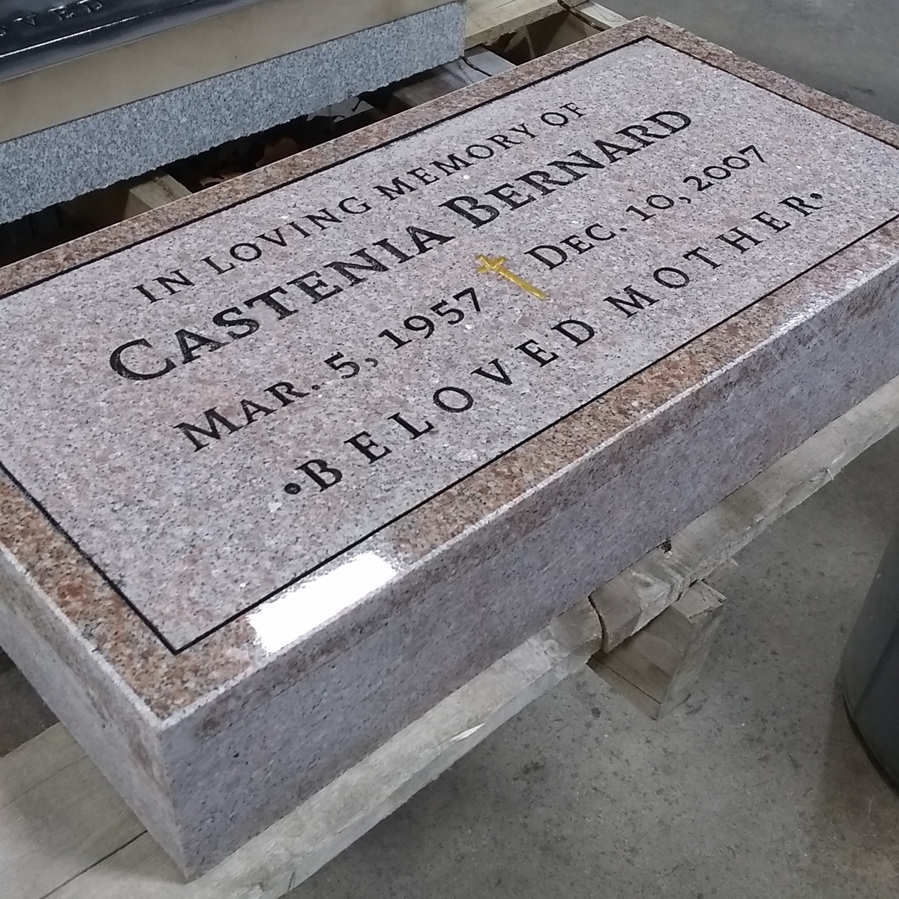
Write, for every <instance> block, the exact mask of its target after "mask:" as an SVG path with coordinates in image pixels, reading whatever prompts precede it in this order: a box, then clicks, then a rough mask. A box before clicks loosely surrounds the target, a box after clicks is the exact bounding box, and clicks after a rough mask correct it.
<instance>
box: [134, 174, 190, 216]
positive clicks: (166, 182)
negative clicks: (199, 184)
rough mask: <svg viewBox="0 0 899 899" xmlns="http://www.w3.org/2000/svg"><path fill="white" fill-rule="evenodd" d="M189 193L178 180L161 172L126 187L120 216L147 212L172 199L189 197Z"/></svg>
mask: <svg viewBox="0 0 899 899" xmlns="http://www.w3.org/2000/svg"><path fill="white" fill-rule="evenodd" d="M190 194H191V192H190V191H189V190H188V189H187V188H186V187H185V186H184V185H183V184H181V182H180V181H176V180H175V179H174V178H173V177H172V176H171V175H167V174H166V173H165V172H162V173H161V174H159V175H154V176H152V177H150V178H147V179H146V180H143V181H140V182H138V183H137V184H134V185H132V186H131V187H130V188H128V191H127V194H126V197H125V211H124V215H123V216H122V217H123V218H126V219H127V218H131V217H132V216H134V215H140V213H142V212H149V211H150V210H151V209H156V208H157V207H159V206H165V205H166V203H171V202H172V201H173V200H180V199H181V198H182V197H189V196H190Z"/></svg>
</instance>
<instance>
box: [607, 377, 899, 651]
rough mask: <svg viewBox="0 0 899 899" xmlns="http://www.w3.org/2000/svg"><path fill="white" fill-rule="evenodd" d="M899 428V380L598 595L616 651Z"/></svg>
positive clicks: (770, 469)
mask: <svg viewBox="0 0 899 899" xmlns="http://www.w3.org/2000/svg"><path fill="white" fill-rule="evenodd" d="M897 427H899V378H896V379H894V380H893V381H890V382H889V383H887V384H885V385H884V386H883V387H881V388H880V389H879V390H877V391H876V392H875V393H873V394H872V395H871V396H870V397H868V399H866V400H864V401H863V402H861V403H859V405H857V406H855V407H854V408H853V409H850V410H849V411H848V412H847V413H846V414H845V415H843V416H841V417H840V418H838V419H836V421H834V422H832V423H831V424H830V425H828V426H827V427H826V428H824V429H822V430H821V431H819V432H818V433H817V434H816V435H815V436H814V437H811V438H810V439H808V440H807V441H806V442H805V443H803V444H802V445H801V446H799V447H797V448H796V449H795V450H793V451H792V452H791V453H788V454H787V455H785V456H784V457H783V458H781V459H780V460H779V461H777V462H775V463H774V464H773V465H772V466H770V467H769V468H768V469H766V470H765V471H763V472H762V473H761V474H760V475H758V476H757V477H756V478H754V479H753V480H751V481H750V482H749V483H748V484H746V485H745V486H743V487H741V488H740V489H739V490H736V491H734V492H733V493H732V494H731V495H730V496H728V497H727V498H725V499H724V500H722V501H721V502H720V503H718V505H717V506H715V507H714V508H712V509H710V510H709V511H708V512H706V513H705V515H701V516H700V517H699V518H697V519H696V520H695V521H694V522H692V523H691V524H689V525H687V526H686V527H685V528H684V529H683V530H682V531H680V532H679V533H677V534H675V535H674V536H673V537H672V538H671V541H670V544H671V545H670V549H668V548H663V547H659V548H658V549H654V550H653V551H652V552H650V553H648V554H647V555H645V556H644V557H643V558H642V559H640V560H639V561H638V562H636V563H634V564H633V565H632V566H631V567H630V568H628V569H626V570H625V571H623V572H622V573H621V574H619V575H618V576H617V577H614V578H612V580H610V581H609V582H608V583H607V584H605V585H604V586H602V587H600V588H599V589H598V590H596V591H594V592H593V593H592V594H591V596H590V599H591V601H592V602H593V605H594V606H595V608H596V610H597V612H598V613H599V616H600V618H601V619H602V622H603V630H604V635H605V636H604V643H603V650H604V651H605V652H609V651H610V650H612V649H613V648H614V647H616V646H618V645H619V644H620V643H621V642H622V641H623V640H625V639H626V638H627V637H630V636H631V635H632V634H635V633H637V631H639V630H641V629H642V628H643V627H645V626H646V625H647V624H648V623H649V622H650V621H651V620H652V619H653V618H655V617H656V616H657V615H659V614H661V613H662V612H663V611H664V610H665V609H666V608H668V606H670V605H671V604H672V603H674V602H676V601H677V600H678V599H679V597H681V596H682V595H683V594H684V592H685V591H686V590H687V589H688V588H689V587H690V585H691V584H693V583H695V582H696V581H698V580H700V579H701V578H704V577H706V576H708V575H709V574H711V573H712V572H713V571H714V570H715V569H716V568H718V567H720V566H721V565H723V564H724V563H725V562H726V561H727V560H728V559H730V558H732V557H733V556H734V555H736V553H738V552H739V551H740V550H741V549H743V548H744V547H745V546H746V545H747V544H749V542H750V541H752V540H753V539H755V538H756V537H757V536H758V535H759V534H760V533H761V532H762V531H764V530H765V528H767V527H769V526H770V525H772V524H773V523H774V522H775V521H777V520H778V519H779V518H781V516H783V515H785V514H786V513H787V512H789V511H790V510H791V509H794V508H796V506H798V505H799V504H800V503H801V502H803V501H805V500H806V499H808V498H809V497H810V496H811V495H812V494H813V493H815V492H816V491H817V490H819V489H820V488H821V487H823V486H824V485H825V484H826V483H828V482H829V481H831V480H833V478H834V477H835V476H836V475H837V474H838V473H839V472H840V471H842V469H843V468H845V467H846V466H847V465H848V464H849V463H850V462H851V461H852V460H853V459H855V458H856V457H858V456H859V455H861V454H862V453H863V452H864V451H865V450H866V449H868V448H869V447H871V446H873V445H874V444H875V443H876V442H877V441H878V440H880V439H881V438H882V437H885V436H886V435H887V434H889V433H890V432H891V431H893V430H895V429H896V428H897Z"/></svg>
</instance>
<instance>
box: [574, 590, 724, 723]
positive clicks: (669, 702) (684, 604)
mask: <svg viewBox="0 0 899 899" xmlns="http://www.w3.org/2000/svg"><path fill="white" fill-rule="evenodd" d="M723 601H724V597H723V596H721V594H720V593H718V592H717V591H716V590H713V589H712V588H711V587H710V586H709V585H708V584H706V583H705V582H703V581H698V582H697V583H695V584H693V585H692V586H691V587H690V589H689V590H687V591H686V592H685V593H684V595H683V596H681V597H680V599H678V600H677V602H675V603H674V604H673V605H671V606H669V607H668V608H667V609H666V610H665V611H664V612H663V613H662V614H661V615H659V616H658V617H657V618H655V619H654V620H653V621H651V622H650V623H649V624H648V625H647V626H646V627H645V628H644V629H643V630H641V631H639V632H638V633H636V634H634V635H633V636H632V637H629V638H628V639H627V640H625V641H624V642H623V643H621V644H620V645H619V646H617V647H616V648H615V649H613V650H612V651H611V652H600V653H597V655H595V656H594V657H593V658H592V659H591V660H590V667H591V668H593V670H594V671H596V673H597V674H599V675H600V677H602V678H603V679H604V680H606V681H608V682H609V683H610V684H612V686H614V687H615V688H616V689H617V690H618V691H619V692H621V693H623V694H624V696H625V697H626V698H628V699H630V700H631V702H633V703H634V704H635V705H636V706H637V707H638V708H640V709H641V710H642V711H644V712H646V713H647V714H649V715H650V716H651V717H653V718H662V717H664V716H665V715H667V714H668V712H670V711H671V710H672V709H674V708H676V707H677V706H678V705H680V704H681V703H682V702H683V701H684V700H685V699H686V698H687V697H688V696H689V695H690V692H691V691H692V689H693V686H694V685H695V683H696V681H697V679H698V678H699V675H700V672H701V670H702V665H703V663H704V662H705V659H706V657H707V656H708V652H709V646H710V644H711V640H712V637H713V635H714V633H715V631H716V630H717V628H718V625H719V623H720V614H721V611H722V609H723Z"/></svg>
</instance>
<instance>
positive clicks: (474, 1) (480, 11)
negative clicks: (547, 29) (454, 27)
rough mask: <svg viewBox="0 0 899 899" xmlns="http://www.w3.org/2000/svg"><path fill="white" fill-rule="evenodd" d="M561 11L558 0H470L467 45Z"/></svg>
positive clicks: (467, 15) (472, 44)
mask: <svg viewBox="0 0 899 899" xmlns="http://www.w3.org/2000/svg"><path fill="white" fill-rule="evenodd" d="M559 11H560V7H559V5H558V3H556V2H555V0H550V2H547V0H468V9H467V12H466V22H465V46H466V47H473V46H474V45H475V44H489V43H491V42H492V41H495V40H496V39H497V38H500V37H502V36H503V35H504V34H510V33H511V32H513V31H517V30H518V29H519V28H521V27H523V26H525V25H530V24H531V23H533V22H538V21H539V20H540V19H545V18H546V17H547V16H550V15H553V14H555V13H557V12H559Z"/></svg>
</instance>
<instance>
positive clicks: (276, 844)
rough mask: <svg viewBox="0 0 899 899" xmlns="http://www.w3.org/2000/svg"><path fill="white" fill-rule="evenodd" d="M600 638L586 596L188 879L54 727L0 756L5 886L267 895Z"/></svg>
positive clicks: (435, 770)
mask: <svg viewBox="0 0 899 899" xmlns="http://www.w3.org/2000/svg"><path fill="white" fill-rule="evenodd" d="M601 633H602V632H601V628H600V624H599V619H598V618H597V616H596V613H595V611H594V610H593V608H592V606H591V605H590V603H589V602H588V601H587V600H586V599H584V600H583V601H581V602H580V603H579V604H578V605H576V606H575V607H574V608H573V609H571V610H570V611H568V612H566V613H565V614H564V615H561V616H560V617H559V618H557V619H556V620H555V621H554V622H553V623H552V624H550V625H549V626H548V627H547V628H545V629H544V630H543V631H541V632H540V633H539V634H537V635H536V636H535V637H532V638H531V639H530V640H528V641H527V642H525V643H524V644H522V645H521V646H520V647H518V648H517V649H515V650H513V651H512V652H510V653H509V654H507V655H506V656H504V657H503V658H502V659H500V660H499V661H498V662H496V663H495V664H494V665H492V666H491V667H490V668H488V669H487V670H486V671H484V672H483V673H482V674H480V675H479V676H478V677H476V678H474V679H473V680H472V681H470V682H469V683H468V684H466V685H465V686H464V687H462V688H460V689H459V690H457V691H456V692H455V693H453V694H452V695H450V696H449V697H447V699H445V700H443V702H441V703H440V704H439V705H437V706H436V707H435V708H434V709H432V710H431V711H430V712H428V713H427V714H426V715H424V716H423V717H422V718H420V719H419V720H417V721H416V722H414V723H413V724H411V725H409V727H407V728H406V729H405V730H403V731H401V732H400V733H399V734H397V735H396V736H395V737H393V738H392V739H391V740H390V741H388V742H387V743H386V744H385V745H384V746H382V747H381V748H380V749H378V750H376V751H375V752H374V753H372V754H371V755H370V756H369V757H368V758H366V759H365V760H363V761H362V762H360V763H359V764H358V765H356V766H355V767H354V768H352V769H350V770H349V771H347V772H346V773H345V774H343V775H342V776H341V777H339V778H337V780H335V781H334V782H333V783H331V784H330V785H329V786H327V787H325V788H324V789H323V790H321V791H320V792H319V793H317V794H316V795H315V796H313V797H312V798H311V799H309V800H308V801H307V802H305V803H303V804H302V805H301V806H300V807H299V808H298V809H296V810H295V811H294V812H292V813H291V814H290V815H288V816H287V817H285V818H283V819H282V820H281V821H279V822H277V823H276V824H275V825H273V826H272V827H271V828H269V829H268V830H267V831H265V832H264V833H263V834H261V835H260V836H258V837H256V838H255V839H254V840H252V841H251V842H250V843H248V844H247V845H246V846H244V847H243V848H242V849H240V850H239V851H238V852H236V853H235V854H234V855H233V856H231V857H230V858H229V859H227V860H226V861H225V862H223V863H222V864H221V865H219V866H218V867H217V868H215V869H213V870H212V871H210V872H209V873H207V874H205V875H203V876H202V877H200V878H199V879H197V880H195V881H193V882H192V883H185V882H184V880H183V878H182V876H181V875H180V873H179V872H178V870H177V869H176V868H175V865H174V863H173V862H171V861H170V860H169V859H168V857H167V856H166V855H165V854H164V853H163V852H162V850H161V849H160V848H159V847H158V846H157V844H156V843H155V842H154V841H153V840H152V838H151V837H150V836H149V835H148V834H147V833H146V832H144V831H143V828H142V827H141V826H140V824H139V823H138V822H137V819H136V818H134V816H133V815H132V814H131V812H130V811H128V809H127V807H126V806H125V804H124V802H123V801H122V800H121V799H120V798H119V797H118V796H117V795H116V794H115V793H114V792H113V790H112V788H111V787H110V786H109V785H108V784H107V783H106V781H105V780H104V779H103V777H102V775H101V774H100V773H99V771H97V769H96V768H94V767H93V765H92V764H91V763H90V761H89V760H88V759H87V758H86V757H85V756H84V754H83V753H82V752H81V750H80V749H79V748H78V746H77V745H76V744H75V743H74V741H73V740H72V738H71V737H70V736H69V734H68V733H67V732H66V731H65V730H64V729H63V728H62V727H61V725H56V726H55V727H53V728H51V729H50V730H49V731H47V732H46V733H44V734H42V735H41V736H40V737H38V738H37V739H35V740H32V741H31V742H30V743H28V744H26V745H25V746H22V747H20V748H19V749H18V750H16V751H15V752H13V753H11V754H10V755H9V756H7V757H6V758H3V759H0V872H3V875H2V876H3V890H0V895H2V896H3V899H7V897H8V899H43V897H45V896H47V895H49V894H50V893H51V892H52V893H53V897H54V899H122V897H123V896H127V897H128V899H246V897H248V896H253V897H254V899H276V897H279V896H282V895H284V893H286V892H288V890H290V889H292V888H293V887H295V886H296V885H297V884H299V883H301V882H302V881H303V880H304V879H306V878H307V877H309V876H310V875H312V874H313V873H314V872H315V871H317V870H318V869H319V868H320V867H322V866H323V865H324V864H326V863H327V862H328V861H330V860H331V859H332V858H333V857H334V856H336V855H337V854H338V853H340V852H341V851H343V849H345V848H346V847H347V846H349V845H351V844H352V843H353V842H354V841H355V840H357V839H358V838H359V837H360V836H362V835H363V834H364V833H365V832H366V831H368V830H369V829H370V828H371V827H373V826H374V825H375V824H377V823H378V822H379V821H381V820H382V819H383V818H385V817H386V816H387V815H389V814H390V813H391V812H393V811H394V810H395V809H396V808H398V807H399V806H400V805H402V804H403V803H404V802H405V801H406V800H407V799H409V798H410V797H411V796H412V795H413V794H414V793H415V792H416V791H418V790H419V789H421V788H422V787H423V786H425V785H426V784H428V783H429V782H430V781H432V780H433V779H434V778H435V777H437V776H438V775H439V774H440V773H441V772H443V771H444V770H446V768H448V767H449V766H450V765H451V764H452V763H453V762H455V761H456V760H457V759H459V758H460V757H461V756H463V755H464V754H465V753H466V752H468V751H469V750H470V749H472V748H473V747H474V746H476V745H477V744H478V743H480V742H481V741H482V740H483V739H484V738H485V737H487V736H488V735H489V734H490V733H492V732H493V731H494V730H496V728H498V727H499V726H500V725H501V724H503V723H504V722H505V721H507V720H508V719H509V718H511V717H512V716H513V715H515V714H517V713H518V712H519V711H521V709H523V708H524V707H525V706H526V705H528V704H529V703H530V702H532V701H533V700H534V699H536V698H537V697H538V696H539V695H541V694H542V693H544V692H546V691H547V690H549V689H551V688H552V687H553V686H555V685H556V684H558V683H559V682H560V681H561V680H563V679H564V678H565V677H567V676H568V675H569V674H571V673H573V672H574V671H576V670H579V669H580V668H581V667H582V666H583V665H584V664H585V662H586V661H587V659H588V658H589V657H590V656H591V655H593V654H594V653H595V652H596V651H597V650H598V649H599V646H600V644H601V642H602V637H601ZM8 872H11V874H10V873H8ZM10 878H12V879H10Z"/></svg>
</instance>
